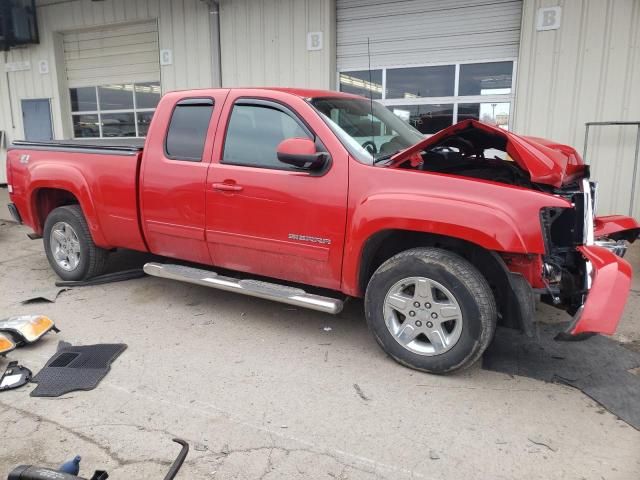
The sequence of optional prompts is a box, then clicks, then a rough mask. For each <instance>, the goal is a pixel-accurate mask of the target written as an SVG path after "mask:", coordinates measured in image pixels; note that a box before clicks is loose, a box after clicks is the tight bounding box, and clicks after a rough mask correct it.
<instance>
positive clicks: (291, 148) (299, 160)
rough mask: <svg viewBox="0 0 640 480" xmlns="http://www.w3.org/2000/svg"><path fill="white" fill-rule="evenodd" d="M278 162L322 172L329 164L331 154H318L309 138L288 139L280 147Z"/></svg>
mask: <svg viewBox="0 0 640 480" xmlns="http://www.w3.org/2000/svg"><path fill="white" fill-rule="evenodd" d="M277 153H278V160H279V161H281V162H282V163H286V164H287V165H293V166H294V167H296V168H300V169H303V170H320V169H322V167H324V166H325V165H326V164H327V161H328V160H329V154H328V153H326V152H317V151H316V144H315V142H314V141H313V140H311V139H309V138H287V139H286V140H283V141H282V142H280V145H278V150H277Z"/></svg>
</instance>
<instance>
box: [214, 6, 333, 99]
mask: <svg viewBox="0 0 640 480" xmlns="http://www.w3.org/2000/svg"><path fill="white" fill-rule="evenodd" d="M335 11H336V6H335V0H221V2H220V23H221V25H220V27H221V28H220V35H221V39H220V43H221V49H222V84H223V85H224V86H286V87H307V88H326V89H330V88H334V87H335V62H336V50H335V45H336V40H335V24H336V22H335ZM308 32H322V34H323V48H322V50H312V51H309V50H307V33H308Z"/></svg>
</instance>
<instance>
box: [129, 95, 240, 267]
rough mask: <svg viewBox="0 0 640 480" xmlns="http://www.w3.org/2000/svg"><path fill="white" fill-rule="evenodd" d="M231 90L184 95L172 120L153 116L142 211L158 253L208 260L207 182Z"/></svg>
mask: <svg viewBox="0 0 640 480" xmlns="http://www.w3.org/2000/svg"><path fill="white" fill-rule="evenodd" d="M227 93H228V90H215V91H212V93H209V92H207V95H206V96H203V97H194V98H184V99H180V100H178V102H177V103H176V105H175V107H174V109H173V112H172V113H171V115H170V118H166V119H165V118H163V117H159V118H157V122H156V121H155V120H156V119H154V123H153V125H152V127H151V128H150V129H149V132H150V135H149V137H148V138H147V142H146V144H145V145H146V146H145V150H144V153H143V155H144V161H143V162H142V168H141V172H140V205H141V208H140V211H141V215H142V226H143V228H144V233H145V239H146V241H147V245H148V247H149V250H150V251H151V252H153V253H155V254H158V255H164V256H167V257H171V258H179V259H182V260H190V261H193V262H199V263H210V257H209V252H208V249H207V244H206V242H205V234H204V231H205V184H206V180H207V169H208V168H209V165H210V162H211V151H212V149H213V145H214V137H215V129H216V125H217V123H218V118H219V116H220V111H221V110H222V106H223V104H224V100H225V98H226V95H227ZM171 96H175V97H176V98H179V96H178V94H168V95H167V97H169V98H171ZM165 101H166V100H165Z"/></svg>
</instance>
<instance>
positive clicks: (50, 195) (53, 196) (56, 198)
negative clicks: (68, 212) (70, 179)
mask: <svg viewBox="0 0 640 480" xmlns="http://www.w3.org/2000/svg"><path fill="white" fill-rule="evenodd" d="M34 202H35V210H34V211H35V213H36V219H35V220H36V223H37V226H38V228H39V229H40V231H42V230H43V229H44V222H45V220H46V219H47V217H48V216H49V214H50V213H51V211H52V210H53V209H55V208H58V207H62V206H64V205H74V204H79V203H80V202H79V201H78V199H77V198H76V196H75V195H74V194H73V193H71V192H69V191H68V190H63V189H60V188H41V189H39V190H38V191H37V192H36V193H35V196H34Z"/></svg>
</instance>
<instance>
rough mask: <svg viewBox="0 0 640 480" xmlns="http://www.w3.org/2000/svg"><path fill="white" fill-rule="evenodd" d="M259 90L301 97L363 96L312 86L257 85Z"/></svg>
mask: <svg viewBox="0 0 640 480" xmlns="http://www.w3.org/2000/svg"><path fill="white" fill-rule="evenodd" d="M258 88H260V90H273V91H276V92H285V93H290V94H291V95H296V96H298V97H302V98H321V97H334V98H335V97H348V98H363V97H361V96H360V95H353V94H351V93H345V92H336V91H335V90H316V89H313V88H293V87H258Z"/></svg>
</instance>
